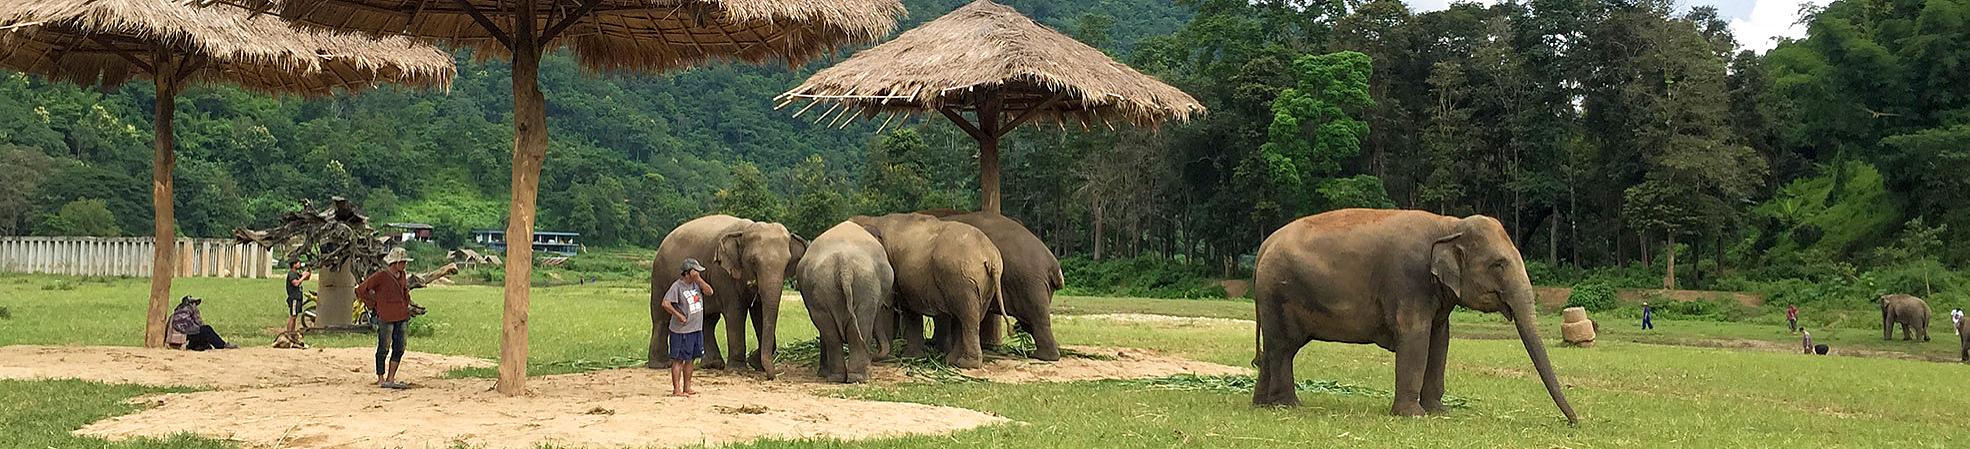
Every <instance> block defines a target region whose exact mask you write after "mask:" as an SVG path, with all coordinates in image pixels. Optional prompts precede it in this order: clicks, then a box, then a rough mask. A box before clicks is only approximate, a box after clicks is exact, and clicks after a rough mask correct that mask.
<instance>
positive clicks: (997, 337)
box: [978, 313, 1006, 351]
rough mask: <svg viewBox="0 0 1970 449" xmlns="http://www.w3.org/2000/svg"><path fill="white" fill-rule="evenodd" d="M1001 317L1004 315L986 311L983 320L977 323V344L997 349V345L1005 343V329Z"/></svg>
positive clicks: (989, 348) (992, 349)
mask: <svg viewBox="0 0 1970 449" xmlns="http://www.w3.org/2000/svg"><path fill="white" fill-rule="evenodd" d="M1003 317H1004V315H999V314H996V313H988V314H986V315H985V320H984V321H980V322H979V323H978V332H979V334H978V344H979V345H980V346H979V347H980V348H984V349H987V350H991V351H998V350H999V346H1000V345H1002V344H1004V343H1005V338H1006V330H1005V329H1004V327H1005V326H1003V325H1002V324H1001V323H1003V322H1004V320H1005V319H1004V318H1003Z"/></svg>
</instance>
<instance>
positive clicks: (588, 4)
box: [540, 0, 602, 42]
mask: <svg viewBox="0 0 1970 449" xmlns="http://www.w3.org/2000/svg"><path fill="white" fill-rule="evenodd" d="M601 4H602V0H582V4H581V7H580V8H576V9H575V12H574V13H573V14H568V15H567V16H566V17H562V18H561V22H560V23H556V24H554V26H551V27H548V28H547V32H546V33H541V35H540V41H541V42H552V41H554V38H555V37H559V36H560V35H561V32H562V31H567V30H568V27H571V26H574V25H575V23H576V22H580V21H581V18H582V17H587V16H588V14H589V13H591V12H594V11H595V7H596V6H597V5H601Z"/></svg>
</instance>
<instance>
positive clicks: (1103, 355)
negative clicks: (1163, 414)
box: [964, 346, 1250, 383]
mask: <svg viewBox="0 0 1970 449" xmlns="http://www.w3.org/2000/svg"><path fill="white" fill-rule="evenodd" d="M1064 349H1069V350H1072V351H1075V352H1079V353H1081V354H1087V355H1090V356H1094V357H1099V358H1088V357H1062V358H1061V359H1060V361H1058V362H1042V361H1037V360H994V361H992V362H991V363H987V364H985V367H984V368H979V369H975V370H965V372H964V373H965V374H967V375H971V376H974V377H979V378H984V379H986V380H990V381H993V382H1003V383H1034V382H1075V381H1085V380H1106V379H1147V378H1153V377H1165V376H1171V375H1177V374H1196V375H1202V376H1217V375H1228V374H1248V373H1250V370H1247V369H1245V368H1239V367H1235V366H1229V365H1221V364H1216V363H1211V362H1201V361H1196V360H1191V359H1186V358H1182V357H1174V356H1168V355H1163V354H1161V353H1158V352H1156V351H1153V350H1148V349H1136V348H1106V347H1091V346H1068V347H1065V348H1064Z"/></svg>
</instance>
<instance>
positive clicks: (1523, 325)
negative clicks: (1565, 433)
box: [1505, 288, 1580, 425]
mask: <svg viewBox="0 0 1970 449" xmlns="http://www.w3.org/2000/svg"><path fill="white" fill-rule="evenodd" d="M1510 297H1511V299H1510V300H1508V301H1507V306H1506V308H1507V310H1506V311H1505V313H1507V314H1510V316H1511V317H1512V321H1513V323H1514V324H1516V325H1518V331H1519V341H1521V342H1524V343H1525V353H1526V354H1527V355H1530V356H1532V368H1533V369H1535V370H1538V371H1539V381H1540V382H1543V383H1545V384H1546V393H1547V394H1550V395H1552V396H1553V403H1554V404H1556V405H1559V407H1560V413H1561V414H1564V415H1566V423H1567V424H1568V425H1574V424H1579V422H1580V420H1579V418H1578V417H1576V416H1574V414H1573V406H1572V405H1568V404H1567V402H1566V394H1565V393H1562V392H1560V379H1559V377H1558V376H1557V375H1554V374H1553V364H1552V362H1551V361H1549V360H1547V359H1546V344H1545V343H1544V342H1541V341H1540V340H1539V331H1538V330H1537V329H1535V327H1536V326H1537V323H1535V322H1533V318H1532V310H1533V301H1532V289H1531V288H1526V289H1524V291H1523V292H1520V293H1515V294H1512V295H1511V296H1510Z"/></svg>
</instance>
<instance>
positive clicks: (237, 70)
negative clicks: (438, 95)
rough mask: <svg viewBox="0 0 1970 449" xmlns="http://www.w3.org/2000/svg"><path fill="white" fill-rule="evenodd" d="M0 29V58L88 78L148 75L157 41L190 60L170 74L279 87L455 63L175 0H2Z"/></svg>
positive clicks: (409, 74) (443, 68)
mask: <svg viewBox="0 0 1970 449" xmlns="http://www.w3.org/2000/svg"><path fill="white" fill-rule="evenodd" d="M0 30H4V31H0V67H6V68H8V69H13V70H19V71H22V72H27V73H32V74H36V75H41V76H43V77H47V78H50V79H57V80H63V81H69V82H74V83H77V84H82V85H111V86H113V85H117V84H121V83H123V82H124V81H127V80H129V79H130V78H131V77H143V78H151V77H152V76H153V75H154V74H153V73H151V72H152V70H153V69H155V68H156V67H157V61H154V60H153V59H154V56H155V54H154V53H156V50H158V49H163V50H166V51H167V52H169V53H170V57H173V58H184V59H185V60H186V62H187V64H185V65H186V68H189V69H190V70H188V71H185V70H183V69H181V70H178V71H173V72H172V73H171V74H169V76H177V77H180V78H181V79H182V80H184V81H191V82H227V83H232V84H237V85H239V86H241V87H245V88H249V89H254V90H258V91H262V92H267V93H274V94H300V95H306V96H321V95H330V94H332V93H334V92H335V91H336V90H356V89H362V88H367V87H370V86H372V85H374V84H375V83H377V82H379V81H384V82H392V83H402V84H410V85H415V86H422V87H444V86H447V85H448V84H449V83H450V82H451V76H452V74H453V71H454V68H453V67H452V57H451V55H450V54H447V53H445V52H444V51H442V50H439V49H438V48H437V47H433V46H430V45H419V44H414V43H413V42H411V41H410V40H407V39H403V38H394V39H382V40H378V39H373V38H369V37H367V36H359V35H354V34H350V33H332V32H321V31H305V30H296V29H293V28H291V27H288V26H287V25H286V24H285V23H283V22H281V21H280V20H279V19H276V18H273V17H252V16H250V15H248V14H247V13H245V12H244V11H237V10H227V9H207V8H194V7H190V6H186V5H182V4H179V3H178V0H14V1H10V2H6V3H0Z"/></svg>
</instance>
